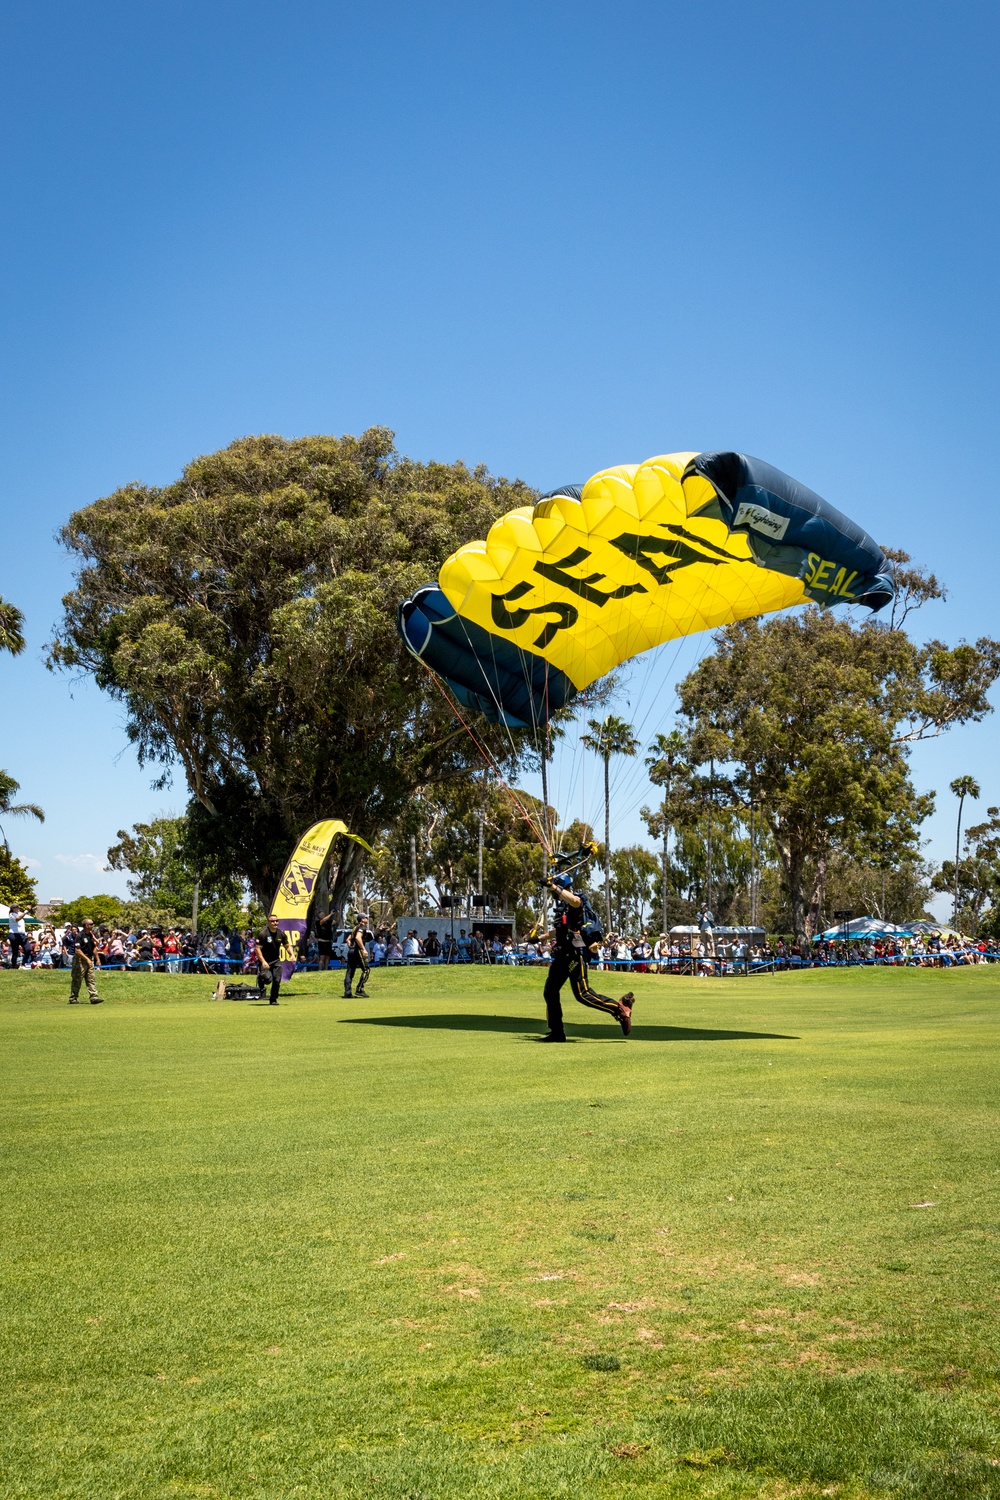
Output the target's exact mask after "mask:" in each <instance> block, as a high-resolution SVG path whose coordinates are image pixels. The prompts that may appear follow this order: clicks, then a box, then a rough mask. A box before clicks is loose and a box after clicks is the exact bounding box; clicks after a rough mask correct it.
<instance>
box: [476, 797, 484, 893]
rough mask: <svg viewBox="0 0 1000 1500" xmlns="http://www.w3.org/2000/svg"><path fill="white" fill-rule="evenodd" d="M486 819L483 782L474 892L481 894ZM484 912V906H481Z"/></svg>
mask: <svg viewBox="0 0 1000 1500" xmlns="http://www.w3.org/2000/svg"><path fill="white" fill-rule="evenodd" d="M485 821H486V783H485V781H484V782H483V795H482V798H481V800H480V803H479V857H478V860H477V863H476V882H477V883H476V894H477V895H478V896H480V897H481V896H482V894H483V824H484V823H485ZM480 910H481V911H483V912H485V908H483V907H481V908H480Z"/></svg>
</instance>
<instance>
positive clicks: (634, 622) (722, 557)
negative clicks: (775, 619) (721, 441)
mask: <svg viewBox="0 0 1000 1500" xmlns="http://www.w3.org/2000/svg"><path fill="white" fill-rule="evenodd" d="M892 596H893V582H892V574H891V571H890V569H889V565H888V563H887V561H886V558H885V556H884V555H883V553H882V551H881V549H880V548H879V547H878V546H877V545H876V543H875V542H874V541H873V540H872V538H871V537H870V536H869V535H868V534H867V532H865V531H863V530H862V528H861V527H860V526H857V525H856V524H855V523H854V522H853V521H851V520H850V519H849V518H848V517H847V516H845V515H843V514H842V513H841V512H840V511H838V510H836V509H834V507H833V506H832V505H829V504H828V503H827V502H826V501H825V500H822V499H821V498H820V496H819V495H817V494H814V493H813V491H812V490H810V489H807V488H806V486H805V485H802V484H799V483H797V481H796V480H794V479H791V478H789V476H788V475H787V474H782V473H781V472H780V470H778V469H774V468H772V467H771V465H770V464H766V463H762V462H761V460H760V459H757V458H748V457H747V456H746V455H745V454H742V453H699V454H692V453H691V452H690V451H688V452H687V453H672V454H661V455H659V456H658V457H655V458H651V459H648V460H646V462H645V463H643V464H634V465H630V464H624V465H618V466H616V467H614V468H611V469H603V470H601V472H600V473H598V474H595V475H593V476H592V477H591V478H590V479H589V480H588V481H587V483H586V484H584V485H566V486H564V487H563V488H561V489H559V490H553V491H551V492H550V493H549V494H548V495H546V496H542V497H541V499H540V500H539V501H538V502H537V503H536V504H535V505H534V506H520V507H518V508H517V509H516V510H512V511H510V512H508V514H507V515H505V516H502V517H500V519H499V520H497V521H496V522H495V523H494V525H493V526H491V528H490V531H489V535H488V536H487V537H485V538H484V539H483V540H482V541H473V542H467V543H466V544H465V545H464V546H463V547H460V548H459V549H458V551H457V552H455V553H453V554H452V556H451V557H449V558H448V559H447V560H446V561H445V562H444V563H443V564H442V566H441V570H440V572H439V574H438V578H437V580H436V582H433V583H428V584H426V585H425V586H424V587H423V588H421V589H418V590H417V592H416V593H415V594H413V595H412V597H411V598H409V599H406V600H404V602H403V603H402V604H401V605H400V608H399V617H398V618H399V633H400V635H401V636H402V638H403V640H404V641H405V643H406V645H407V646H408V648H409V649H410V651H411V652H412V653H413V655H414V656H416V657H418V658H419V659H420V660H421V661H422V662H423V663H424V664H425V665H426V666H427V667H428V668H430V670H431V671H432V672H434V673H435V674H436V675H437V676H438V677H439V678H440V679H442V680H443V682H444V683H445V684H446V685H447V686H448V688H449V689H450V690H451V692H452V693H453V695H454V697H455V698H456V699H457V700H458V702H459V703H460V704H461V705H463V706H464V707H465V708H468V709H472V710H476V711H479V712H481V713H483V714H485V715H486V716H487V717H488V718H489V719H492V720H493V721H494V722H497V723H501V724H506V725H508V726H509V727H510V728H533V727H537V726H539V725H542V724H544V723H545V722H546V721H547V720H548V719H549V718H551V716H552V715H553V714H554V713H555V712H556V711H557V710H558V709H560V708H562V707H563V706H564V705H565V704H567V703H569V702H570V700H571V699H572V698H573V697H574V696H575V695H576V694H577V693H579V692H582V691H584V690H585V689H586V688H587V687H589V685H590V684H591V683H594V682H597V681H598V680H599V679H600V678H602V677H603V676H605V674H606V673H608V672H610V671H613V670H614V669H615V668H616V667H618V666H620V665H621V664H622V663H623V662H626V661H629V660H630V659H631V658H633V657H635V656H637V655H638V654H639V653H641V652H643V651H649V650H652V649H653V648H655V647H656V646H659V645H662V644H663V643H664V642H665V641H669V640H676V639H677V638H678V637H681V636H685V635H692V634H695V633H696V632H698V631H704V630H715V629H718V628H719V627H720V626H725V625H728V624H731V623H733V622H734V621H736V620H747V619H752V618H756V617H759V616H762V615H768V614H772V613H774V612H776V611H779V610H783V609H788V608H791V607H793V606H795V605H797V604H805V603H808V602H809V601H812V602H814V603H816V604H819V605H820V606H821V607H823V608H826V607H828V606H830V605H834V604H848V605H850V604H865V605H867V606H868V607H869V608H871V609H881V608H882V606H883V605H884V604H887V603H888V602H889V600H890V599H891V598H892Z"/></svg>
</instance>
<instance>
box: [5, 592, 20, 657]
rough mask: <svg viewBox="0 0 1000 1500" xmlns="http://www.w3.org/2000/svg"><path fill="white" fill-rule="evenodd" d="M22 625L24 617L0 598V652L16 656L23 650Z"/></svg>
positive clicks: (14, 607) (15, 607) (12, 605)
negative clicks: (7, 652)
mask: <svg viewBox="0 0 1000 1500" xmlns="http://www.w3.org/2000/svg"><path fill="white" fill-rule="evenodd" d="M23 624H24V616H23V615H22V613H21V611H20V610H19V609H18V608H17V606H16V605H14V604H8V603H7V601H6V599H3V598H0V651H9V652H10V654H11V656H17V654H18V652H20V651H23V650H24V634H23V632H22V629H21V627H22V626H23Z"/></svg>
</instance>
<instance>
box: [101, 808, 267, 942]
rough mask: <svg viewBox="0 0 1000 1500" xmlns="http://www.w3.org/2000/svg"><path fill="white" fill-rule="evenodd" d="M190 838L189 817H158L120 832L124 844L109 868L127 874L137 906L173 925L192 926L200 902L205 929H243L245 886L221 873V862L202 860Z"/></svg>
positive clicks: (200, 918)
mask: <svg viewBox="0 0 1000 1500" xmlns="http://www.w3.org/2000/svg"><path fill="white" fill-rule="evenodd" d="M189 833H190V829H189V824H188V820H187V818H154V819H153V820H152V822H150V823H133V825H132V828H131V830H128V831H127V830H126V829H124V828H119V830H118V842H117V844H114V845H113V846H112V847H111V848H110V849H109V850H108V868H109V869H111V870H126V871H127V872H128V873H129V875H130V876H131V879H130V880H129V882H128V888H129V894H130V896H131V897H132V901H133V902H134V903H137V904H138V905H139V906H142V907H145V908H147V909H149V910H151V911H155V912H161V913H164V914H166V915H167V920H169V921H170V922H171V923H174V922H180V923H183V924H184V926H185V927H188V926H190V924H191V915H192V909H193V906H194V902H195V900H196V899H197V901H198V924H199V926H200V927H208V928H218V927H226V928H229V927H234V926H237V925H238V924H239V922H240V920H241V919H242V918H243V909H244V907H245V906H246V901H245V899H244V891H243V887H242V885H241V882H240V881H239V880H236V879H235V878H234V877H233V876H232V875H230V874H228V873H226V872H224V871H220V870H219V869H218V866H217V863H216V861H214V860H208V861H206V860H203V859H201V858H198V857H196V856H195V855H194V854H193V853H192V850H191V846H190V842H189ZM196 893H197V894H196ZM160 920H162V918H161V919H160Z"/></svg>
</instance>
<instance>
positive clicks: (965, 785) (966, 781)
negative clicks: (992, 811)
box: [950, 776, 979, 928]
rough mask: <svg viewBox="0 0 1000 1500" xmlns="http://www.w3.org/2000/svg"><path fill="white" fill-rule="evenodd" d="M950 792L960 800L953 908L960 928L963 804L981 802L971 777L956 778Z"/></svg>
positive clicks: (952, 921)
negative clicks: (959, 865)
mask: <svg viewBox="0 0 1000 1500" xmlns="http://www.w3.org/2000/svg"><path fill="white" fill-rule="evenodd" d="M950 790H951V791H953V792H954V793H955V796H956V797H957V798H958V828H957V829H956V832H955V897H954V900H953V902H952V908H951V925H952V927H956V928H957V927H958V858H959V850H960V848H961V843H962V804H963V803H964V801H965V799H966V797H971V798H972V800H973V802H977V801H978V800H979V783H978V781H974V780H973V778H972V777H971V776H956V778H955V780H954V781H953V782H951V783H950Z"/></svg>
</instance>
